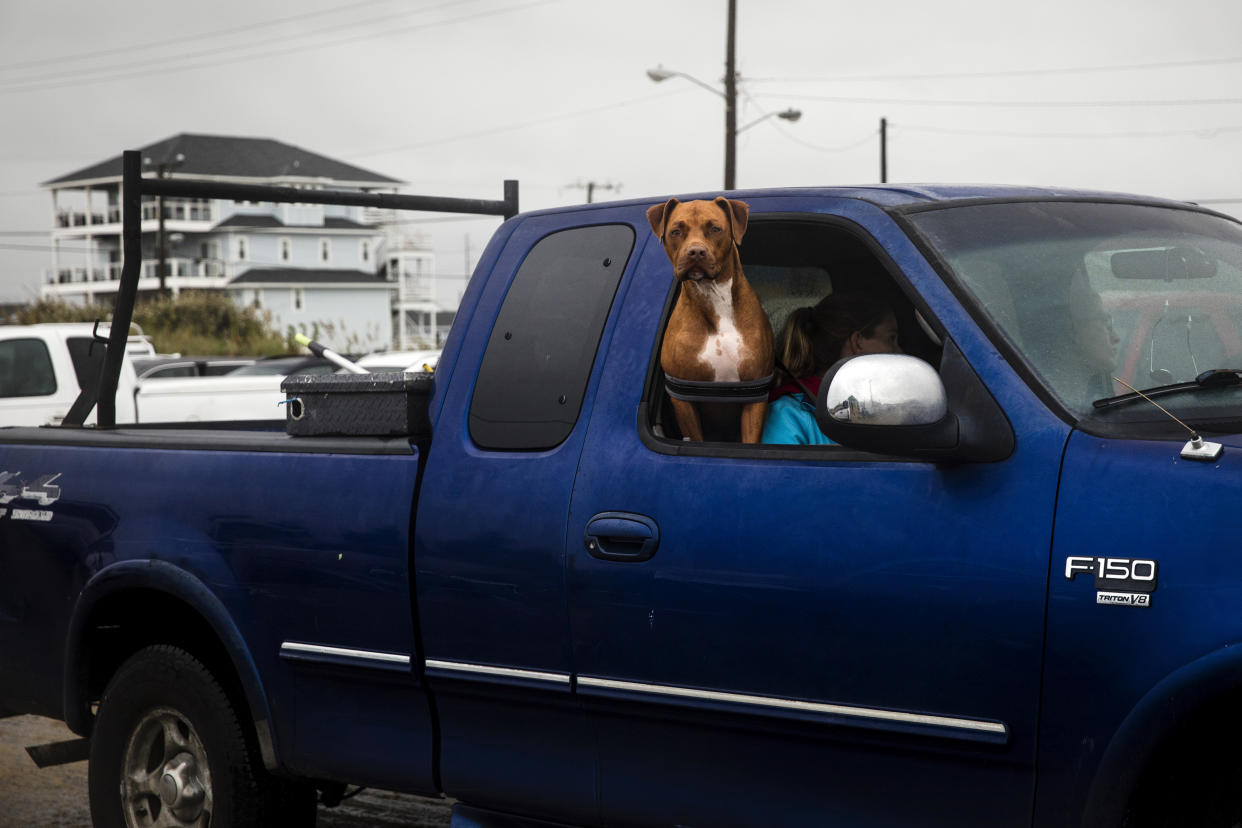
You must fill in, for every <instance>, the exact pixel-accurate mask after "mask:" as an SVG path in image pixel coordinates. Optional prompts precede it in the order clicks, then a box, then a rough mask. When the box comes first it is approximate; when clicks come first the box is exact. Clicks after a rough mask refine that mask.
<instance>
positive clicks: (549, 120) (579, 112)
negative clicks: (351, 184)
mask: <svg viewBox="0 0 1242 828" xmlns="http://www.w3.org/2000/svg"><path fill="white" fill-rule="evenodd" d="M688 91H693V90H688V89H675V90H672V91H669V92H660V93H657V94H654V95H643V96H640V97H637V98H627V99H625V100H623V101H614V102H612V103H607V104H601V105H599V106H592V107H588V108H586V109H576V110H573V111H572V112H563V113H561V114H560V115H550V116H548V117H546V118H536V119H535V120H532V121H522V122H519V123H516V124H506V125H504V126H499V127H493V128H491V129H482V130H476V131H475V132H461V133H458V134H456V135H450V136H447V137H444V138H432V139H430V140H427V141H416V142H414V143H411V144H401V145H400V146H394V147H385V148H384V149H378V150H367V151H365V152H353V153H344V155H345V156H346V157H348V158H349V159H351V160H353V159H358V158H368V157H371V156H375V155H387V154H390V153H394V152H405V151H406V150H412V149H422V148H424V147H433V146H436V145H438V144H448V143H452V142H454V141H464V140H467V139H470V138H483V137H486V136H489V135H496V134H499V133H503V132H513V131H515V130H519V129H528V128H530V127H535V126H543V125H545V124H553V123H557V122H558V121H568V120H572V119H574V118H581V117H582V116H583V115H594V114H597V113H599V112H607V111H609V110H612V109H621V108H623V107H626V106H633V105H635V104H643V103H648V102H650V101H655V100H659V99H660V98H669V97H673V96H675V95H684V94H686V93H687V92H688Z"/></svg>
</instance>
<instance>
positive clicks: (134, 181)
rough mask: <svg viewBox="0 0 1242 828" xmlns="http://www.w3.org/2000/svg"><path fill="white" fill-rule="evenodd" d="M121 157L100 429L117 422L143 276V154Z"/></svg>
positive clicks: (130, 153) (102, 380) (100, 389)
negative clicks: (116, 261) (115, 278)
mask: <svg viewBox="0 0 1242 828" xmlns="http://www.w3.org/2000/svg"><path fill="white" fill-rule="evenodd" d="M121 158H122V161H121V168H122V178H121V188H122V194H121V239H122V247H123V249H124V255H125V263H124V264H123V265H122V266H121V284H120V287H119V290H118V291H117V295H116V307H115V308H114V309H113V311H112V323H111V327H110V328H109V330H108V350H107V352H106V353H105V354H104V365H103V371H102V372H100V374H99V426H100V428H112V427H114V426H115V425H116V386H117V381H118V379H119V378H120V376H121V362H122V360H123V359H124V357H125V345H126V343H127V342H128V341H129V323H130V322H131V321H133V318H134V300H135V299H136V298H137V296H138V278H139V276H141V275H142V274H141V273H140V272H139V271H140V270H141V269H142V156H141V154H140V153H138V152H137V151H134V150H126V151H125V153H124V154H123V155H122V156H121Z"/></svg>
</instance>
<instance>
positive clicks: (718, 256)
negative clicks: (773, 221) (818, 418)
mask: <svg viewBox="0 0 1242 828" xmlns="http://www.w3.org/2000/svg"><path fill="white" fill-rule="evenodd" d="M749 214H750V208H749V207H748V206H747V205H746V203H745V202H742V201H731V200H729V199H727V198H724V197H720V198H717V199H715V200H713V201H688V202H686V203H684V204H683V203H681V202H680V201H678V200H677V199H675V198H672V199H669V200H668V202H666V203H664V204H657V205H655V206H654V207H652V208H651V209H649V210H648V211H647V219H648V221H650V222H651V229H652V230H653V231H655V234H656V235H657V236H659V237H660V241H661V242H663V244H664V251H665V252H666V253H667V254H668V257H669V260H670V261H672V263H673V275H674V276H675V277H676V278H677V279H679V280H681V295H680V296H679V297H678V299H677V304H676V306H674V308H673V314H672V316H671V317H670V319H669V322H668V330H666V331H665V332H664V344H663V346H662V347H661V349H660V365H661V367H662V368H663V369H664V373H665V374H666V375H668V376H669V377H672V378H676V379H677V380H689V381H691V382H692V383H694V382H697V383H703V382H712V383H745V382H752V383H753V382H757V381H762V380H763V379H765V378H767V377H770V376H771V375H772V360H773V357H772V326H771V324H770V323H769V322H768V317H767V315H766V314H765V313H764V312H763V308H762V307H761V306H760V305H759V297H757V296H756V295H755V292H754V290H753V289H752V288H751V286H750V283H749V282H747V281H746V276H745V275H743V273H742V261H741V258H740V257H739V255H738V251H737V246H738V244H739V243H740V242H741V241H742V236H743V234H745V232H746V219H747V217H748V216H749ZM755 396H756V395H755V394H751V395H750V397H749V398H748V399H749V401H747V402H746V403H744V404H742V405H732V406H730V407H731V408H740V409H741V434H742V442H744V443H758V442H759V439H760V437H761V436H762V434H763V417H764V413H765V412H766V411H767V397H766V392H765V391H764V390H763V389H762V388H760V390H759V392H758V395H757V396H759V397H761V398H762V399H761V400H760V401H755V400H754V399H753V398H754V397H755ZM672 403H673V412H674V414H676V416H677V425H678V427H679V428H680V429H681V433H682V436H683V437H688V438H690V439H691V440H696V441H702V439H703V428H702V422H701V419H700V411H699V410H698V407H697V406H698V405H699V403H696V402H687V401H685V400H681V399H677V398H676V397H674V399H673V400H672Z"/></svg>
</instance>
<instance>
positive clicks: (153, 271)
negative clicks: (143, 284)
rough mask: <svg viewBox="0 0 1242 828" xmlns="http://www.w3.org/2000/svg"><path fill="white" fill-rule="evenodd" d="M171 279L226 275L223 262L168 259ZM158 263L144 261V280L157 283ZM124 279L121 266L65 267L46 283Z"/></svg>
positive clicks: (221, 276)
mask: <svg viewBox="0 0 1242 828" xmlns="http://www.w3.org/2000/svg"><path fill="white" fill-rule="evenodd" d="M165 263H166V264H167V266H168V276H169V278H173V279H177V278H186V279H188V278H206V279H223V278H224V276H225V275H226V269H225V266H224V262H222V261H220V260H218V259H171V258H170V259H166V260H165ZM158 267H159V262H158V261H157V260H156V259H143V261H142V273H141V274H140V275H139V278H141V279H156V278H158V275H157V268H158ZM120 278H121V265H120V264H109V265H107V266H101V267H62V268H59V269H58V270H55V271H51V272H48V273H47V274H46V276H45V280H46V282H47V284H49V285H72V284H85V283H87V282H117V281H119V280H120Z"/></svg>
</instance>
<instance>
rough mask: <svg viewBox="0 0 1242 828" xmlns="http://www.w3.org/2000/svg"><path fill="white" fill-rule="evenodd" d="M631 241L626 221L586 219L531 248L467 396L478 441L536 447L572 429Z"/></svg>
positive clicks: (509, 446) (473, 435) (488, 445)
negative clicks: (593, 221) (585, 222)
mask: <svg viewBox="0 0 1242 828" xmlns="http://www.w3.org/2000/svg"><path fill="white" fill-rule="evenodd" d="M634 239H635V236H634V231H633V229H632V228H631V227H629V226H628V225H623V224H622V225H602V226H597V227H581V228H576V229H572V230H563V231H560V232H558V233H553V234H552V235H550V236H547V237H546V238H544V239H542V240H541V241H539V242H538V243H537V244H536V245H535V246H534V247H533V248H532V249H531V251H530V253H529V254H528V255H527V257H526V260H525V261H524V262H523V263H522V265H521V267H520V268H519V269H518V272H517V275H516V276H514V278H513V284H512V285H510V287H509V292H508V294H507V295H506V296H505V301H504V304H503V305H502V306H501V308H500V314H499V316H498V317H497V319H496V325H495V327H494V328H493V329H492V335H491V339H490V340H489V341H488V344H487V351H486V352H485V353H484V355H483V364H482V366H481V367H480V369H479V377H478V380H477V383H476V385H475V389H474V398H473V399H472V400H471V403H470V437H471V439H473V440H474V442H475V443H476V444H478V445H479V446H481V447H483V448H488V449H501V450H538V449H548V448H552V447H554V446H556V445H559V444H560V443H561V441H563V440H564V439H565V438H566V437H568V436H569V432H570V431H571V430H573V427H574V424H575V423H576V422H577V420H578V413H579V411H580V410H581V408H582V398H583V394H584V393H585V391H586V385H587V380H588V378H589V377H590V374H591V366H592V365H593V364H594V362H595V352H596V350H597V348H598V347H599V339H600V335H601V334H602V333H603V330H604V323H605V321H607V319H608V311H609V309H610V308H611V307H612V300H613V296H614V295H615V294H616V291H617V284H618V283H619V282H620V280H621V274H622V273H623V272H625V266H626V263H627V262H628V261H629V257H630V253H631V252H632V251H633V249H634Z"/></svg>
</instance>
